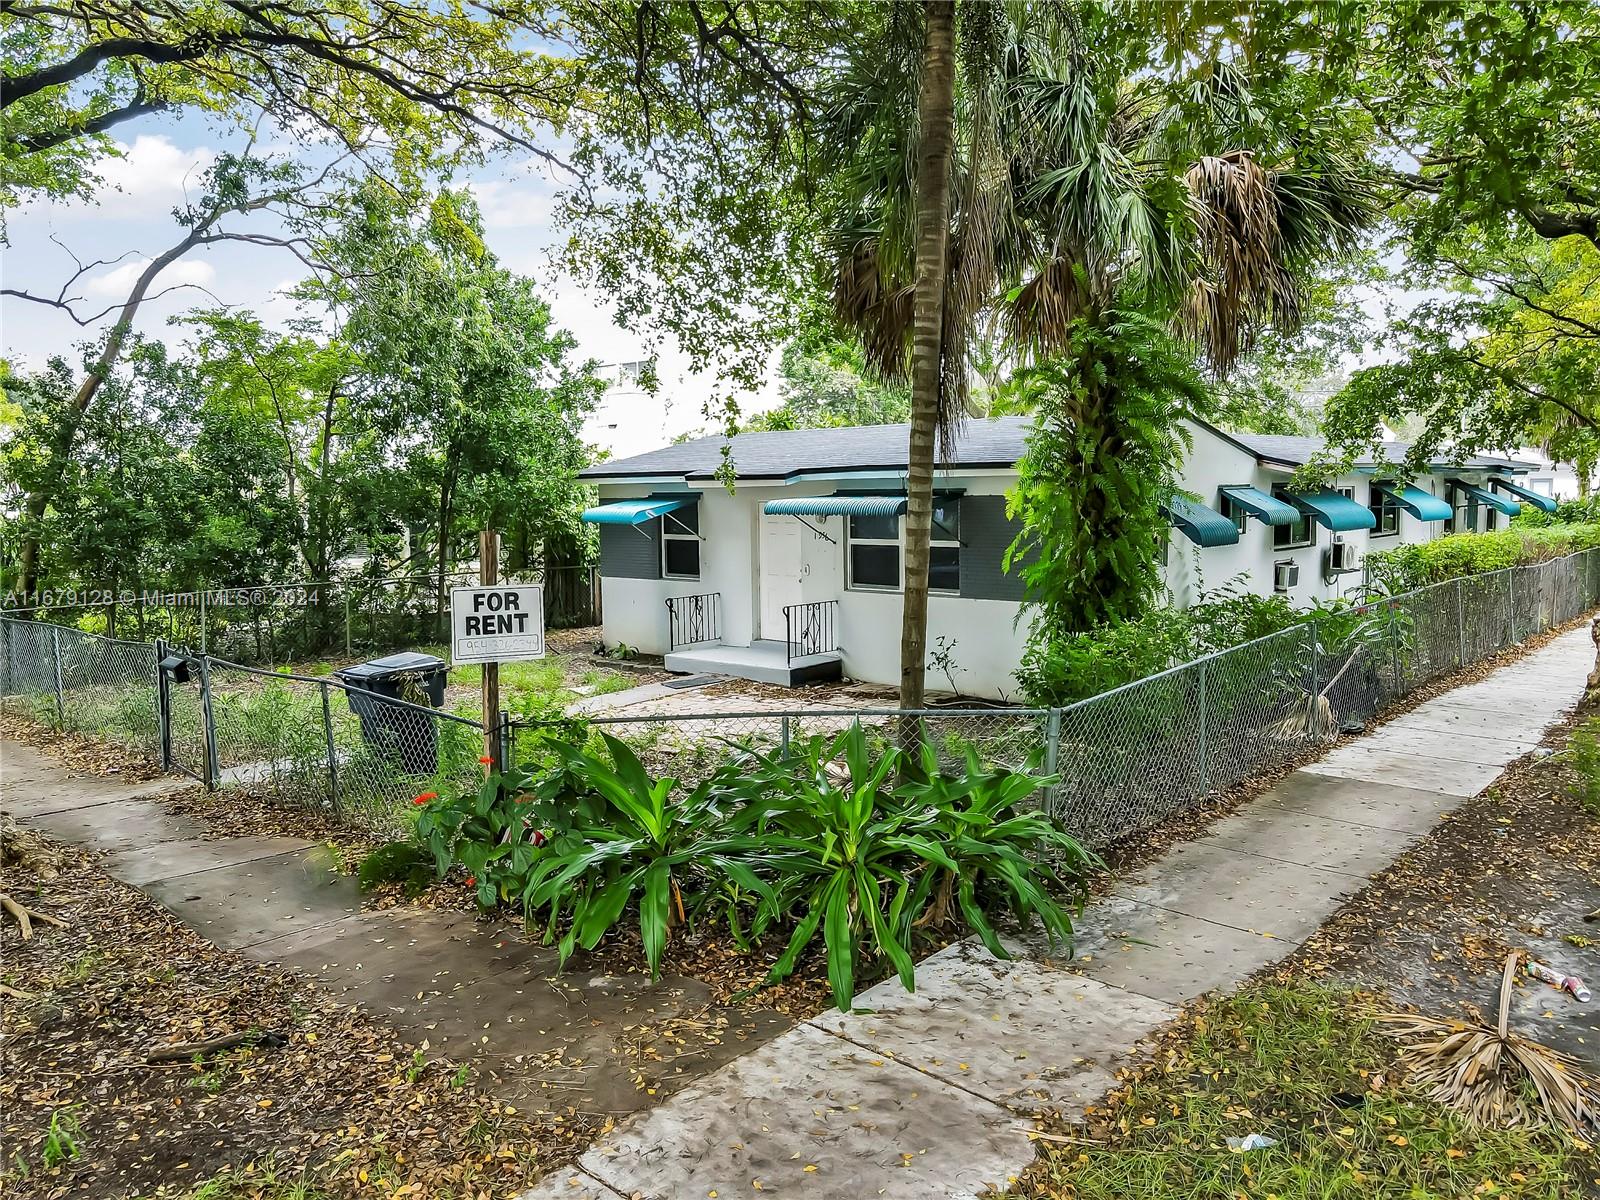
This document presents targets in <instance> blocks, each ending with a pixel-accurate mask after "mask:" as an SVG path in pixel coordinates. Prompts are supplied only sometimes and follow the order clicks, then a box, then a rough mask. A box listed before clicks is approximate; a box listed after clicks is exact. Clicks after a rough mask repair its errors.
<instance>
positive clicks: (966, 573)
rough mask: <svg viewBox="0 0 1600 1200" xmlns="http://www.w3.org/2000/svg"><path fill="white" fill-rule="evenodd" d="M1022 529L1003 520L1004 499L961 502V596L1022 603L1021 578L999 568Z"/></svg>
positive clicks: (969, 498)
mask: <svg viewBox="0 0 1600 1200" xmlns="http://www.w3.org/2000/svg"><path fill="white" fill-rule="evenodd" d="M1020 528H1021V525H1020V523H1019V522H1017V521H1013V520H1009V519H1008V518H1007V517H1006V498H1005V497H1004V496H963V497H962V498H961V541H962V546H961V594H962V595H963V596H969V597H971V598H972V599H974V600H1011V601H1016V602H1020V601H1021V600H1022V599H1023V592H1024V589H1023V583H1022V579H1021V577H1020V575H1018V574H1016V573H1015V572H1016V570H1017V568H1016V567H1015V566H1014V567H1013V573H1012V574H1010V575H1007V574H1006V573H1005V572H1004V571H1003V570H1001V568H1000V564H1001V563H1003V562H1004V561H1005V556H1006V549H1007V548H1008V547H1009V546H1010V545H1011V543H1012V542H1013V541H1015V540H1016V536H1017V533H1018V531H1019V530H1020Z"/></svg>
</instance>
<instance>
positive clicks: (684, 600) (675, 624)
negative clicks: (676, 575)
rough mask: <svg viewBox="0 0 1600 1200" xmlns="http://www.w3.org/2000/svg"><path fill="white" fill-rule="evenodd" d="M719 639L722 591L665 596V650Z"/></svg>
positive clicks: (720, 633)
mask: <svg viewBox="0 0 1600 1200" xmlns="http://www.w3.org/2000/svg"><path fill="white" fill-rule="evenodd" d="M721 640H722V593H721V592H701V593H700V594H699V595H698V596H669V597H668V598H667V653H669V654H670V653H671V652H672V651H674V650H676V649H678V647H680V646H699V645H703V644H704V643H706V642H717V641H721Z"/></svg>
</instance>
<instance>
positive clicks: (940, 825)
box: [898, 744, 1099, 958]
mask: <svg viewBox="0 0 1600 1200" xmlns="http://www.w3.org/2000/svg"><path fill="white" fill-rule="evenodd" d="M964 757H965V768H966V769H965V771H964V772H963V773H961V774H959V775H952V774H947V773H944V772H941V771H940V769H939V761H938V757H937V755H936V754H935V752H934V750H933V748H932V747H931V746H929V745H927V744H924V745H923V746H922V751H921V766H922V772H921V778H920V779H919V780H914V781H911V782H908V783H905V784H903V785H902V786H901V787H900V789H899V792H898V796H899V798H900V799H902V800H903V801H905V802H906V803H908V804H912V805H918V806H922V807H923V808H924V809H925V810H926V811H927V813H928V816H929V819H930V821H931V824H932V829H933V831H934V835H935V836H936V837H937V838H938V840H939V843H940V845H941V847H942V849H943V850H944V853H945V857H946V858H947V859H948V860H949V862H950V864H951V865H950V866H949V867H946V868H941V874H940V876H939V880H938V884H937V885H936V887H935V888H934V891H933V895H932V899H931V901H930V906H929V909H928V911H927V912H925V913H924V914H923V917H922V918H921V919H922V920H925V921H926V922H927V923H928V924H929V925H935V924H939V923H941V922H942V920H943V919H944V917H945V915H946V913H947V911H948V909H949V906H950V903H951V899H952V898H954V901H955V903H956V904H957V905H958V906H959V907H960V910H961V915H962V917H963V918H965V920H966V922H967V924H968V925H970V926H971V927H972V930H973V932H975V933H976V934H977V935H978V936H979V937H980V938H982V939H983V943H984V945H985V946H987V947H988V948H989V950H990V952H991V953H993V954H995V955H996V956H998V957H1000V958H1005V957H1006V956H1007V955H1006V950H1005V947H1004V945H1003V944H1002V943H1001V941H1000V938H999V935H998V934H997V933H996V932H995V929H994V926H993V924H992V923H991V921H990V917H989V914H990V912H992V911H994V910H995V909H997V908H1004V909H1005V910H1007V911H1009V912H1010V913H1011V915H1012V917H1013V918H1015V919H1016V920H1017V922H1018V923H1019V924H1023V925H1026V924H1027V923H1028V922H1029V921H1030V920H1033V919H1035V918H1036V919H1037V920H1038V921H1039V923H1040V925H1041V926H1043V928H1044V930H1045V932H1046V933H1047V934H1048V935H1049V937H1050V939H1051V941H1052V942H1064V943H1068V944H1070V943H1071V941H1072V917H1071V913H1072V912H1073V911H1081V909H1082V907H1083V901H1084V898H1085V897H1086V895H1087V888H1086V882H1085V881H1086V878H1087V876H1088V874H1089V872H1090V871H1091V870H1093V869H1094V868H1095V867H1096V866H1098V865H1099V862H1098V860H1097V859H1096V858H1095V856H1094V855H1093V854H1091V853H1090V852H1089V851H1087V850H1085V849H1084V847H1083V846H1082V844H1081V843H1079V842H1078V840H1077V839H1076V838H1074V837H1072V836H1071V835H1070V834H1068V833H1065V832H1063V831H1062V830H1061V829H1058V828H1057V827H1056V826H1055V824H1054V823H1053V822H1052V821H1051V820H1050V818H1049V817H1048V816H1046V815H1045V814H1044V812H1043V811H1041V810H1040V809H1038V808H1037V807H1035V808H1025V807H1023V806H1024V805H1025V804H1026V803H1027V802H1028V801H1029V800H1030V799H1032V798H1034V797H1036V796H1038V795H1039V794H1040V793H1041V792H1042V790H1043V789H1045V788H1048V787H1049V786H1050V785H1051V784H1053V783H1055V781H1056V778H1055V776H1052V775H1043V774H1037V775H1036V774H1033V773H1031V772H1030V771H1018V770H1012V769H1010V768H1007V767H996V768H988V767H985V766H984V765H983V763H982V762H981V761H980V760H979V758H978V755H977V753H976V751H975V750H973V748H972V747H970V746H969V747H966V750H965V755H964Z"/></svg>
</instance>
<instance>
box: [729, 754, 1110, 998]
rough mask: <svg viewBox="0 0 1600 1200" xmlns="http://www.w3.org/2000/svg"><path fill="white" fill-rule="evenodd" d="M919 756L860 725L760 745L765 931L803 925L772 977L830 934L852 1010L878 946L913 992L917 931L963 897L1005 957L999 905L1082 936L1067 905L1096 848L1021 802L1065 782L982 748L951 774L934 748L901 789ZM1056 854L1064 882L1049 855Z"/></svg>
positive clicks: (749, 779)
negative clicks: (988, 764) (900, 776)
mask: <svg viewBox="0 0 1600 1200" xmlns="http://www.w3.org/2000/svg"><path fill="white" fill-rule="evenodd" d="M906 765H907V764H906V762H905V760H904V758H903V756H902V753H901V752H900V751H899V750H897V749H891V750H890V751H888V752H887V753H885V754H883V755H881V756H879V757H877V758H874V756H873V755H872V753H871V751H870V750H869V748H868V745H867V739H866V737H865V736H864V734H863V732H862V730H861V726H860V725H859V723H857V724H855V725H853V726H852V727H851V728H850V729H849V730H847V731H846V732H845V733H843V734H840V735H839V736H838V737H837V738H836V739H834V740H833V741H832V742H829V741H828V740H827V739H826V738H822V737H813V738H807V739H804V740H802V741H801V742H798V743H796V744H795V745H794V746H792V747H791V749H790V751H789V753H787V754H784V755H773V756H760V755H758V756H756V761H755V763H754V764H752V765H751V766H750V767H749V768H748V769H747V772H746V783H745V786H746V788H747V789H748V792H749V795H750V803H749V804H748V805H747V807H746V808H744V809H743V810H742V812H741V813H740V816H739V818H738V820H737V822H736V824H737V827H738V828H739V829H740V830H741V831H744V832H746V833H749V834H753V835H754V841H755V843H756V845H757V846H759V848H760V849H759V851H758V852H757V854H756V857H755V859H753V860H752V861H753V862H755V863H756V864H757V865H758V866H759V868H760V869H761V870H762V872H763V874H764V875H765V876H766V877H768V878H770V880H771V889H770V891H769V892H768V894H766V895H764V896H762V898H761V900H760V902H759V903H758V905H757V907H756V914H755V921H754V924H753V927H752V933H753V934H757V935H758V934H759V933H760V932H761V931H762V930H764V929H765V928H767V927H769V926H771V925H774V924H777V923H781V922H784V921H785V920H791V921H792V922H793V925H794V928H793V932H792V933H791V934H790V937H789V941H788V945H787V946H786V948H785V949H784V952H783V954H782V955H781V956H780V957H779V959H778V961H777V963H775V964H774V966H773V968H772V972H771V975H770V976H769V979H770V981H772V982H776V981H778V980H781V979H783V978H784V977H785V976H787V975H789V974H790V973H792V972H793V971H794V969H795V966H796V964H797V963H798V961H799V957H800V954H801V953H802V952H803V951H804V950H805V948H806V947H807V946H808V945H810V944H811V942H812V941H813V940H814V939H815V938H816V936H817V934H818V932H819V931H820V932H821V935H822V940H823V944H824V946H825V947H826V949H827V961H828V982H829V984H830V986H831V987H832V989H833V996H834V1002H835V1003H836V1004H837V1005H838V1006H839V1008H841V1009H848V1008H849V1007H850V1003H851V1001H852V999H853V998H854V995H855V980H856V977H857V975H858V974H859V973H860V967H861V964H862V962H863V960H864V958H865V957H866V955H867V954H869V953H870V954H874V955H877V956H880V957H882V958H884V959H886V960H887V961H888V962H889V963H890V964H891V965H892V966H893V967H894V969H895V971H896V973H897V974H898V975H899V977H900V981H901V983H903V984H904V985H905V987H906V988H907V989H911V988H913V987H914V983H915V980H914V972H915V969H914V966H913V958H912V950H913V941H914V937H915V934H916V932H917V930H919V929H920V928H922V927H923V926H925V925H930V924H937V923H939V922H940V921H942V919H943V917H944V915H945V909H946V908H947V906H948V905H949V903H950V900H951V897H952V896H953V897H954V899H955V902H956V903H957V904H958V905H959V907H960V909H961V912H962V915H963V916H964V917H965V918H966V920H967V922H968V924H969V925H970V926H971V927H972V928H973V930H974V931H976V932H977V933H978V934H979V936H980V937H982V939H983V940H984V942H985V944H986V945H987V946H988V947H989V949H990V950H991V951H992V952H993V953H994V954H996V955H998V956H1000V957H1002V958H1004V957H1006V956H1007V955H1006V951H1005V949H1004V947H1003V946H1002V945H1001V943H1000V941H999V938H998V937H997V936H996V934H995V932H994V929H993V926H992V925H991V924H990V921H989V917H988V913H989V912H990V911H992V909H993V908H994V907H996V906H1003V907H1005V908H1008V909H1009V910H1010V911H1011V912H1012V913H1013V914H1014V915H1015V916H1016V917H1017V918H1018V919H1019V920H1023V921H1026V920H1027V919H1029V918H1031V917H1038V918H1039V920H1040V922H1041V924H1042V925H1043V926H1044V928H1045V930H1046V932H1047V933H1048V934H1049V935H1050V937H1051V939H1052V940H1053V941H1054V940H1057V939H1059V940H1063V941H1070V939H1071V936H1072V923H1071V919H1070V917H1069V915H1068V910H1069V909H1070V908H1071V907H1073V906H1074V905H1076V904H1081V901H1082V896H1083V892H1082V887H1083V885H1082V878H1083V874H1084V872H1085V871H1086V869H1087V867H1088V866H1089V864H1090V863H1091V862H1092V858H1091V856H1090V855H1089V854H1088V852H1087V851H1085V850H1084V849H1083V848H1082V847H1081V846H1080V845H1079V844H1078V843H1077V842H1076V841H1075V840H1074V839H1073V838H1071V837H1069V836H1068V835H1066V834H1064V833H1062V832H1061V831H1059V830H1058V829H1056V828H1055V827H1054V826H1053V825H1051V823H1050V822H1049V820H1048V819H1047V818H1045V817H1044V816H1043V815H1041V814H1039V813H1037V812H1030V813H1021V812H1018V811H1017V806H1018V805H1019V804H1020V803H1021V802H1022V801H1023V800H1025V799H1027V798H1028V797H1029V796H1031V795H1033V794H1034V793H1035V792H1037V791H1038V790H1039V789H1040V788H1042V787H1046V786H1048V785H1049V784H1050V783H1051V782H1053V779H1051V778H1044V777H1038V776H1033V775H1030V774H1026V773H1023V772H1017V771H1011V770H1006V769H1000V770H994V771H987V770H984V769H983V768H982V767H981V766H980V764H979V763H978V761H977V759H976V757H975V756H972V755H969V756H968V759H967V770H966V772H965V773H964V774H963V775H961V776H959V777H951V776H947V775H943V774H941V773H939V771H938V760H937V756H936V755H935V753H934V752H933V751H932V749H930V748H928V747H924V749H923V751H922V757H921V759H920V762H919V764H918V765H919V766H920V767H921V769H922V771H923V774H924V778H923V780H922V781H911V782H907V783H903V784H901V785H900V786H898V787H894V786H892V781H893V779H894V777H895V775H896V774H897V773H899V772H900V770H901V769H902V768H903V767H905V766H906ZM1052 859H1053V860H1054V861H1055V862H1056V863H1058V864H1060V865H1061V867H1062V868H1064V869H1065V872H1066V875H1065V878H1063V877H1062V876H1061V875H1059V874H1058V873H1057V871H1056V870H1055V869H1053V868H1052V867H1051V866H1049V865H1047V863H1048V862H1049V861H1050V860H1052ZM1052 886H1053V887H1054V890H1055V893H1057V894H1053V893H1052ZM1061 893H1064V898H1063V895H1061Z"/></svg>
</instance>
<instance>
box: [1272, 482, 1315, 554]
mask: <svg viewBox="0 0 1600 1200" xmlns="http://www.w3.org/2000/svg"><path fill="white" fill-rule="evenodd" d="M1272 494H1273V496H1274V497H1276V498H1277V499H1279V500H1282V501H1283V502H1284V503H1285V504H1292V503H1293V501H1291V500H1290V499H1289V492H1288V490H1287V489H1286V488H1281V487H1275V488H1273V489H1272ZM1316 542H1317V527H1316V526H1315V525H1314V524H1312V521H1311V518H1310V517H1308V516H1306V514H1304V513H1301V514H1300V517H1299V519H1298V520H1294V521H1290V522H1289V524H1287V525H1274V526H1273V527H1272V548H1273V549H1274V550H1297V549H1299V548H1300V547H1301V546H1314V545H1316Z"/></svg>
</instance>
